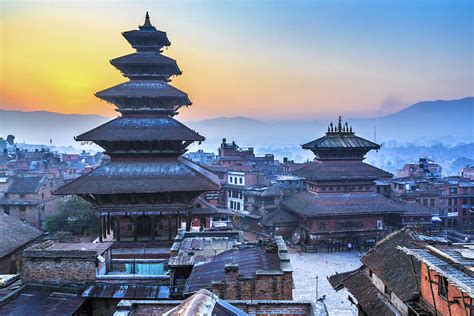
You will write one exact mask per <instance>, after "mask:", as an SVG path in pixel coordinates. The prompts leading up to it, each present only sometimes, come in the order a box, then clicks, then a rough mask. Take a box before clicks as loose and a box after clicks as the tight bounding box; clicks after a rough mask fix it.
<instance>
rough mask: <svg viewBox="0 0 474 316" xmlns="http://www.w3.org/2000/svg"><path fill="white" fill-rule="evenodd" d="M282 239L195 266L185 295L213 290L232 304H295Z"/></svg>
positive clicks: (248, 246)
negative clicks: (281, 302)
mask: <svg viewBox="0 0 474 316" xmlns="http://www.w3.org/2000/svg"><path fill="white" fill-rule="evenodd" d="M292 272H293V270H292V268H291V264H290V260H289V257H288V253H287V249H286V246H285V243H284V242H283V239H282V238H281V237H278V236H277V237H275V238H274V239H271V240H267V241H262V242H260V243H258V244H243V245H241V246H238V247H234V248H232V249H229V250H226V251H223V252H221V253H219V254H217V255H215V256H213V257H211V258H209V260H207V261H205V262H202V263H200V264H198V265H194V266H193V268H192V270H191V273H190V275H189V277H188V279H187V281H186V284H185V286H184V290H183V293H184V294H185V295H190V294H192V293H195V292H197V291H198V290H199V289H202V288H205V289H208V290H212V291H213V292H214V293H216V294H217V295H218V296H219V297H221V298H223V299H226V300H227V299H231V300H253V299H255V300H292V299H293V294H292V293H293V278H292Z"/></svg>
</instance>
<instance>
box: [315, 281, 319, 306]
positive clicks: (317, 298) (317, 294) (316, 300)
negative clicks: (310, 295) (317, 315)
mask: <svg viewBox="0 0 474 316" xmlns="http://www.w3.org/2000/svg"><path fill="white" fill-rule="evenodd" d="M318 278H319V277H318V276H316V302H317V301H318V294H319V293H318Z"/></svg>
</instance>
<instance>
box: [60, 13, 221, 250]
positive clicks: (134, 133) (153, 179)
mask: <svg viewBox="0 0 474 316" xmlns="http://www.w3.org/2000/svg"><path fill="white" fill-rule="evenodd" d="M122 35H123V36H124V37H125V39H126V40H127V41H128V42H129V43H130V44H131V45H132V47H133V48H134V49H135V50H136V53H133V54H129V55H126V56H122V57H119V58H116V59H112V60H111V61H110V63H111V64H112V65H113V66H114V67H116V68H117V69H118V70H120V71H121V72H122V74H123V76H125V77H127V78H128V79H129V81H127V82H125V83H122V84H119V85H117V86H114V87H111V88H109V89H106V90H103V91H100V92H98V93H96V96H97V97H98V98H100V99H103V100H105V101H107V102H110V103H112V104H114V105H115V106H116V107H117V109H116V111H118V112H119V113H120V116H119V117H117V118H116V119H113V120H111V121H109V122H107V123H105V124H103V125H101V126H98V127H96V128H94V129H92V130H90V131H88V132H85V133H83V134H81V135H79V136H77V137H75V139H76V140H77V141H81V142H93V143H95V144H97V145H99V146H100V147H102V148H103V149H104V150H105V154H107V155H108V156H109V157H110V161H109V162H105V163H103V164H102V165H101V166H100V167H98V168H97V169H95V170H93V171H92V172H90V173H88V174H86V175H83V176H81V177H79V178H77V179H75V180H74V181H72V182H70V183H68V184H66V185H64V186H63V187H61V188H59V189H58V190H57V191H56V194H60V195H71V194H75V195H78V196H80V197H82V198H84V199H85V200H87V201H89V202H90V203H92V205H93V206H94V207H95V209H96V210H97V214H98V216H99V220H100V225H99V228H100V240H101V241H102V240H103V239H105V238H109V239H110V235H111V234H112V236H113V238H114V239H115V240H117V241H121V240H122V241H137V240H158V241H169V240H172V239H173V238H174V237H175V235H176V232H177V230H178V228H181V226H182V225H183V224H184V222H185V223H186V228H187V229H189V228H190V225H191V217H190V210H191V208H192V204H193V201H195V199H196V198H197V197H198V196H199V195H200V194H201V193H203V192H206V191H213V190H219V189H220V184H219V180H218V178H217V177H216V176H215V175H214V174H212V173H211V172H209V171H208V170H206V169H204V168H202V167H200V166H198V165H196V164H194V163H193V162H191V161H189V160H187V159H185V158H184V157H182V154H183V153H185V152H186V148H187V147H188V146H189V145H190V144H192V143H193V142H201V141H203V140H204V137H203V136H201V135H199V134H198V133H197V132H195V131H194V130H192V129H190V128H188V127H186V126H185V125H184V124H182V123H180V122H178V121H177V120H176V119H174V116H175V115H176V114H177V113H178V110H179V109H180V108H181V107H183V106H189V105H191V101H190V100H189V98H188V95H187V94H186V93H185V92H183V91H181V90H179V89H176V88H175V87H173V86H171V85H170V84H169V82H170V81H171V77H172V76H178V75H180V74H181V70H180V69H179V67H178V65H177V63H176V61H175V60H173V59H171V58H169V57H166V56H164V55H162V52H163V48H164V47H168V46H170V41H169V40H168V37H167V35H166V33H165V32H162V31H159V30H157V29H156V28H155V27H154V26H153V25H152V24H151V21H150V17H149V15H148V12H147V14H146V17H145V23H144V24H143V25H141V26H139V29H138V30H132V31H128V32H123V33H122Z"/></svg>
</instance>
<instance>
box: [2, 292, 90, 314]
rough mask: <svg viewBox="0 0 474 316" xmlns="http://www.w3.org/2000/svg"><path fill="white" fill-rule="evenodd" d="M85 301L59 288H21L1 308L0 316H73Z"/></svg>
mask: <svg viewBox="0 0 474 316" xmlns="http://www.w3.org/2000/svg"><path fill="white" fill-rule="evenodd" d="M84 301H85V299H84V298H82V297H81V295H80V294H78V293H75V292H71V291H67V290H65V289H59V288H48V287H40V286H37V287H33V286H28V287H22V288H20V289H19V291H18V295H16V296H15V297H13V298H12V299H11V300H9V301H8V302H7V303H6V305H4V306H2V307H1V311H0V314H1V315H75V313H76V312H77V311H78V310H79V308H80V307H81V305H82V304H83V303H84Z"/></svg>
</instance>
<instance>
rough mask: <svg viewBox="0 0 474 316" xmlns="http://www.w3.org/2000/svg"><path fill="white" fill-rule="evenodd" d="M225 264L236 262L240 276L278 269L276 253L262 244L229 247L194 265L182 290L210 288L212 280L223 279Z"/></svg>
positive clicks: (251, 275)
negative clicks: (235, 247)
mask: <svg viewBox="0 0 474 316" xmlns="http://www.w3.org/2000/svg"><path fill="white" fill-rule="evenodd" d="M226 264H236V265H237V266H238V268H239V275H240V276H242V277H254V276H255V273H256V272H257V271H259V270H273V271H275V270H278V271H279V270H280V258H279V256H278V254H277V253H269V252H267V251H266V250H265V247H264V246H260V245H258V246H257V245H254V246H247V247H242V248H237V249H230V250H227V251H224V252H222V253H220V254H218V255H217V256H214V257H212V258H210V259H209V260H208V261H206V262H201V263H198V264H196V265H194V267H193V270H192V271H191V275H190V276H189V278H188V280H187V281H186V285H185V288H184V291H183V292H184V293H193V292H196V291H198V290H199V289H202V288H206V289H211V288H212V284H211V283H212V282H213V281H223V280H224V279H225V274H224V273H225V271H224V269H225V265H226Z"/></svg>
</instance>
